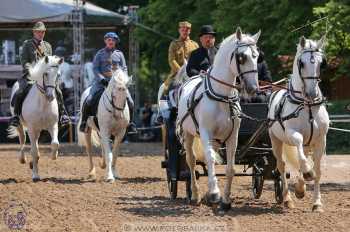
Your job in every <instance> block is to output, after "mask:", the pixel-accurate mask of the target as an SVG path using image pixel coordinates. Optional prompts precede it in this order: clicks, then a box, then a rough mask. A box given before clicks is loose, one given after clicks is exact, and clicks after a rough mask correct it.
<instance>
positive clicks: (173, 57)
mask: <svg viewBox="0 0 350 232" xmlns="http://www.w3.org/2000/svg"><path fill="white" fill-rule="evenodd" d="M190 33H191V24H190V23H189V22H187V21H184V22H179V34H180V36H179V38H178V39H176V40H173V41H172V42H171V43H170V46H169V53H168V62H169V65H170V68H171V72H170V75H169V77H168V78H167V80H166V81H165V85H166V87H168V86H169V84H170V82H171V81H172V79H173V78H174V76H175V75H176V73H177V72H178V71H179V69H180V68H181V66H182V65H183V64H184V61H185V59H186V60H188V58H189V57H190V54H191V52H192V51H193V50H195V49H197V48H198V47H199V46H198V44H197V43H196V42H195V41H193V40H191V39H190Z"/></svg>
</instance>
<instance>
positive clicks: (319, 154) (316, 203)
mask: <svg viewBox="0 0 350 232" xmlns="http://www.w3.org/2000/svg"><path fill="white" fill-rule="evenodd" d="M325 153H326V136H324V137H323V138H322V139H321V141H320V142H319V144H318V146H317V147H315V148H314V154H313V161H314V165H315V172H316V177H315V180H314V195H313V206H312V211H315V212H323V209H322V202H321V191H320V179H321V160H322V158H323V156H324V155H325Z"/></svg>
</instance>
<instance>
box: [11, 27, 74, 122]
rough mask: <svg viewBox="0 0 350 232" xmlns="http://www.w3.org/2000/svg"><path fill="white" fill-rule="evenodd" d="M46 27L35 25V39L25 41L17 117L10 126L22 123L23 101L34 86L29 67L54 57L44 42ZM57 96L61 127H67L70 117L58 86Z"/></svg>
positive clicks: (15, 108)
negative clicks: (47, 57) (30, 78)
mask: <svg viewBox="0 0 350 232" xmlns="http://www.w3.org/2000/svg"><path fill="white" fill-rule="evenodd" d="M45 32H46V27H45V24H44V23H43V22H37V23H35V25H34V27H33V38H32V39H29V40H26V41H24V43H23V47H22V52H21V54H20V55H21V64H22V67H23V75H22V78H21V79H19V80H18V83H19V89H18V90H17V92H16V94H15V96H14V99H13V101H14V102H13V103H14V113H15V115H14V116H13V117H12V118H11V120H10V124H11V125H12V126H15V127H17V126H18V125H19V123H20V118H19V116H20V115H21V111H22V104H23V101H24V99H25V97H26V95H27V93H28V91H29V90H30V88H31V86H32V84H30V83H28V75H29V71H28V69H29V67H30V66H31V65H33V64H35V63H36V62H38V61H39V60H40V59H41V58H43V57H44V56H51V55H52V48H51V45H50V44H49V43H48V42H46V41H44V40H43V39H44V36H45ZM56 96H57V103H58V109H59V114H60V125H65V124H67V123H68V122H69V120H70V119H69V117H68V115H67V114H66V109H65V107H64V103H63V96H62V92H61V90H60V88H59V86H56Z"/></svg>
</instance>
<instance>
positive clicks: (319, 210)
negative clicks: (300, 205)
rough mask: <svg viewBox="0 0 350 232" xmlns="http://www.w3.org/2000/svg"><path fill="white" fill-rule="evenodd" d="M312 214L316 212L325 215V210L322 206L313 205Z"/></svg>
mask: <svg viewBox="0 0 350 232" xmlns="http://www.w3.org/2000/svg"><path fill="white" fill-rule="evenodd" d="M312 212H315V213H323V212H324V210H323V209H322V206H321V205H313V206H312Z"/></svg>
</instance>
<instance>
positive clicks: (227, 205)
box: [219, 201, 231, 213]
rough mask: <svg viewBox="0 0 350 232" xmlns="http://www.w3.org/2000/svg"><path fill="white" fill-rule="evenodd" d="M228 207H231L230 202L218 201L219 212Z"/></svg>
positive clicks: (226, 209) (228, 208) (224, 210)
mask: <svg viewBox="0 0 350 232" xmlns="http://www.w3.org/2000/svg"><path fill="white" fill-rule="evenodd" d="M230 209H231V203H225V202H223V201H221V202H220V208H219V212H220V211H221V212H224V213H226V212H227V211H229V210H230Z"/></svg>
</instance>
